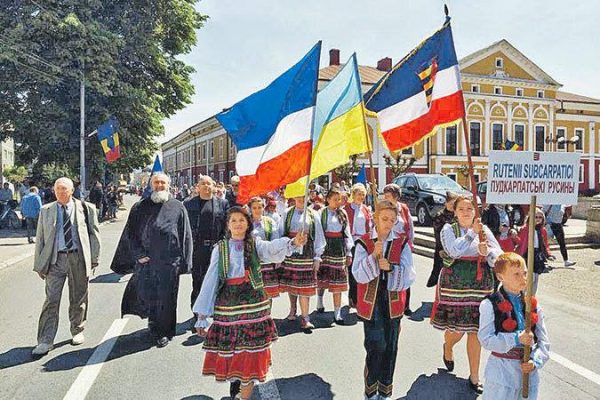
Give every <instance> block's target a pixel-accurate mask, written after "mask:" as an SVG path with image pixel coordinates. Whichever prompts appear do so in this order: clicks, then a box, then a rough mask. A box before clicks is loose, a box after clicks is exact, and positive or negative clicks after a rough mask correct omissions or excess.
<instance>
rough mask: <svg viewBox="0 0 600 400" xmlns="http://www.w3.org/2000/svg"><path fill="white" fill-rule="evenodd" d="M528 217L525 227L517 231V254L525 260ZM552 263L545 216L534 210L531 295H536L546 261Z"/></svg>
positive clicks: (537, 209)
mask: <svg viewBox="0 0 600 400" xmlns="http://www.w3.org/2000/svg"><path fill="white" fill-rule="evenodd" d="M528 220H529V216H527V218H526V219H525V225H523V227H521V230H520V231H519V245H518V249H517V253H519V254H520V255H521V256H523V258H524V259H525V260H527V247H528V244H529V222H528ZM548 260H550V261H554V260H556V258H555V257H554V256H553V255H552V254H550V246H548V231H546V215H545V214H544V212H543V211H542V210H541V209H539V208H536V210H535V232H534V235H533V290H532V294H536V293H537V288H538V281H539V280H540V274H542V273H543V272H544V269H546V261H548Z"/></svg>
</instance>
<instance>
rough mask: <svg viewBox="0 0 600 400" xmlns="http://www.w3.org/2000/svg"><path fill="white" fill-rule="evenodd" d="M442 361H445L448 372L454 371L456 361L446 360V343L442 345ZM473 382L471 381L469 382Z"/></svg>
mask: <svg viewBox="0 0 600 400" xmlns="http://www.w3.org/2000/svg"><path fill="white" fill-rule="evenodd" d="M442 359H443V360H444V365H445V366H446V369H447V370H448V372H452V371H454V360H446V343H444V344H443V345H442ZM470 381H471V380H470V379H469V382H470Z"/></svg>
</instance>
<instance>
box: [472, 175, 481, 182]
mask: <svg viewBox="0 0 600 400" xmlns="http://www.w3.org/2000/svg"><path fill="white" fill-rule="evenodd" d="M473 178H475V183H479V180H480V179H481V177H480V176H479V174H473Z"/></svg>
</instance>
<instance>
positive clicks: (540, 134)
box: [535, 126, 546, 151]
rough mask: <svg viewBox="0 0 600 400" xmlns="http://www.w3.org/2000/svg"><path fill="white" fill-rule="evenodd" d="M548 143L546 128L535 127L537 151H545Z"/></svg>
mask: <svg viewBox="0 0 600 400" xmlns="http://www.w3.org/2000/svg"><path fill="white" fill-rule="evenodd" d="M545 141H546V127H545V126H536V127H535V151H544V142H545Z"/></svg>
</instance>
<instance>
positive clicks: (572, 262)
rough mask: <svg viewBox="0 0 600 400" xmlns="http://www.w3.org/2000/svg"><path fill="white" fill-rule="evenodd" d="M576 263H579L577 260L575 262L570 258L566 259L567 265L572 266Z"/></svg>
mask: <svg viewBox="0 0 600 400" xmlns="http://www.w3.org/2000/svg"><path fill="white" fill-rule="evenodd" d="M575 264H577V262H575V261H570V260H567V261H565V267H571V266H573V265H575Z"/></svg>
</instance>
